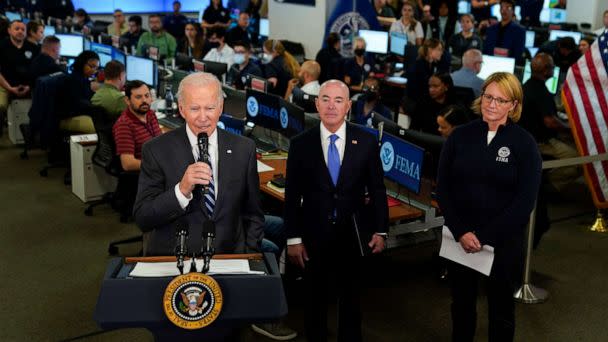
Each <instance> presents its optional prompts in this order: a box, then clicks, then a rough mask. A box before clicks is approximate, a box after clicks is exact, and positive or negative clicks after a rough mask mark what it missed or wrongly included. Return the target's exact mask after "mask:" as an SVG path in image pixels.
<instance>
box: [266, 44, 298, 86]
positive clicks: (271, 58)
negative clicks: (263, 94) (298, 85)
mask: <svg viewBox="0 0 608 342" xmlns="http://www.w3.org/2000/svg"><path fill="white" fill-rule="evenodd" d="M262 63H264V75H265V76H266V79H268V83H269V84H270V85H271V87H270V90H269V92H271V93H273V94H275V95H278V96H280V97H284V96H285V93H286V92H287V83H288V82H289V80H291V79H292V78H298V73H299V72H300V64H299V63H298V61H296V59H295V58H294V57H293V56H292V55H291V54H290V53H289V52H287V51H286V50H285V47H284V46H283V44H282V43H281V42H280V41H279V40H275V39H268V40H267V41H265V42H264V57H263V58H262Z"/></svg>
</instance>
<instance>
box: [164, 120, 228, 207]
mask: <svg viewBox="0 0 608 342" xmlns="http://www.w3.org/2000/svg"><path fill="white" fill-rule="evenodd" d="M186 135H187V136H188V142H189V143H190V146H191V147H192V156H193V157H194V160H198V155H199V151H198V139H197V137H196V135H194V133H193V132H192V130H190V127H189V126H188V124H186ZM217 149H218V147H217V128H216V129H215V131H213V133H212V134H211V136H210V137H209V162H210V163H211V170H212V171H213V189H214V190H215V191H214V193H215V199H216V200H217V194H218V193H219V182H218V174H217V159H218V151H217ZM175 197H177V201H178V202H179V205H180V206H181V207H182V209H184V210H185V209H186V207H187V206H188V203H190V201H191V200H192V198H193V196H192V193H190V197H186V196H184V194H183V193H182V192H181V190H180V189H179V183H177V184H176V185H175Z"/></svg>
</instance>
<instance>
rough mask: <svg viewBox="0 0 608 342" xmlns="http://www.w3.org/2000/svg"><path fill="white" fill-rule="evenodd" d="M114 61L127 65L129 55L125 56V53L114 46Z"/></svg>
mask: <svg viewBox="0 0 608 342" xmlns="http://www.w3.org/2000/svg"><path fill="white" fill-rule="evenodd" d="M112 59H115V60H117V61H119V62H120V63H122V64H123V65H126V64H127V55H126V54H125V52H124V51H122V50H121V49H118V48H116V47H114V46H112Z"/></svg>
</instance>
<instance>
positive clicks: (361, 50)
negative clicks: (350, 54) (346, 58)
mask: <svg viewBox="0 0 608 342" xmlns="http://www.w3.org/2000/svg"><path fill="white" fill-rule="evenodd" d="M364 54H365V49H355V55H357V56H359V57H361V56H363V55H364Z"/></svg>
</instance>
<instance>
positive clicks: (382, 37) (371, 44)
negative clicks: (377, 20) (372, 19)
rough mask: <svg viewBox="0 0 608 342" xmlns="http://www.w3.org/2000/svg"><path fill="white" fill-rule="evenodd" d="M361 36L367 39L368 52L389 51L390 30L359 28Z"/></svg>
mask: <svg viewBox="0 0 608 342" xmlns="http://www.w3.org/2000/svg"><path fill="white" fill-rule="evenodd" d="M359 37H361V38H363V39H364V40H365V44H366V48H365V49H366V50H367V52H373V53H380V54H386V53H387V52H388V32H385V31H372V30H359Z"/></svg>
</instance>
